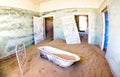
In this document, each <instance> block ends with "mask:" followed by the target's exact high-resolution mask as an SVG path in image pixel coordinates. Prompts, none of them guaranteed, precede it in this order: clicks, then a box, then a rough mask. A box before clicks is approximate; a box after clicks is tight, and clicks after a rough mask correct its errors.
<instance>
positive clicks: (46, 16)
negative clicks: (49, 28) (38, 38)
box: [42, 15, 55, 39]
mask: <svg viewBox="0 0 120 77" xmlns="http://www.w3.org/2000/svg"><path fill="white" fill-rule="evenodd" d="M48 17H53V39H54V20H55V19H54V18H55V16H54V15H45V16H42V18H43V28H44V36H45V37H44V39H46V25H45V18H48Z"/></svg>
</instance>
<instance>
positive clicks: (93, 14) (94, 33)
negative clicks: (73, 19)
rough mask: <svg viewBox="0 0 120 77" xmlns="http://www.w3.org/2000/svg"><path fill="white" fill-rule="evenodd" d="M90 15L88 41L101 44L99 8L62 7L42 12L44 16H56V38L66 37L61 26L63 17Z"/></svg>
mask: <svg viewBox="0 0 120 77" xmlns="http://www.w3.org/2000/svg"><path fill="white" fill-rule="evenodd" d="M80 14H82V15H84V14H87V15H89V38H88V42H89V43H90V44H96V45H98V44H99V41H100V33H99V32H100V31H99V28H100V26H101V25H100V22H99V21H100V16H99V14H100V12H99V10H97V9H79V8H73V9H61V10H55V11H49V12H43V13H41V15H42V16H44V17H46V16H53V17H54V39H65V38H64V33H63V30H62V26H61V17H63V16H67V15H80Z"/></svg>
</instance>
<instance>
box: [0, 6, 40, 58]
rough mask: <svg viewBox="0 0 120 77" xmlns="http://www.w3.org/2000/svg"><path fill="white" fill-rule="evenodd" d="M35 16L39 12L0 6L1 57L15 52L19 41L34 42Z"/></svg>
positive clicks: (28, 43) (26, 43) (29, 43)
mask: <svg viewBox="0 0 120 77" xmlns="http://www.w3.org/2000/svg"><path fill="white" fill-rule="evenodd" d="M33 16H39V12H34V11H30V10H24V9H18V8H11V7H0V58H2V57H5V56H7V55H10V54H12V53H14V52H15V45H16V44H17V43H19V42H22V41H24V42H25V45H26V46H28V45H31V44H32V43H33Z"/></svg>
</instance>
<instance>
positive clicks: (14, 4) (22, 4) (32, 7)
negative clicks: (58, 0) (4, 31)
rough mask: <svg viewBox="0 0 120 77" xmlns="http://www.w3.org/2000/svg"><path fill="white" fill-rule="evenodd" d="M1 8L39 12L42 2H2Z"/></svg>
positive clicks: (23, 0)
mask: <svg viewBox="0 0 120 77" xmlns="http://www.w3.org/2000/svg"><path fill="white" fill-rule="evenodd" d="M0 6H10V7H16V8H23V9H29V10H33V11H39V9H40V2H39V1H37V0H0Z"/></svg>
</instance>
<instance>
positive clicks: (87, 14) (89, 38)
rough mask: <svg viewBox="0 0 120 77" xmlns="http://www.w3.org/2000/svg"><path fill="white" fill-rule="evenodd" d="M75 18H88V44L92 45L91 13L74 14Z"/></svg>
mask: <svg viewBox="0 0 120 77" xmlns="http://www.w3.org/2000/svg"><path fill="white" fill-rule="evenodd" d="M75 16H87V19H88V20H87V24H88V25H87V26H88V27H87V28H88V30H87V35H88V40H87V42H88V43H90V40H91V36H90V32H89V29H90V13H74V17H75Z"/></svg>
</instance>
